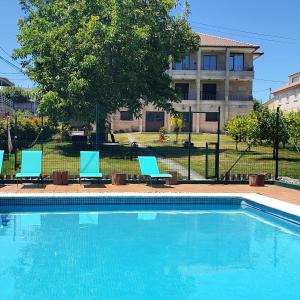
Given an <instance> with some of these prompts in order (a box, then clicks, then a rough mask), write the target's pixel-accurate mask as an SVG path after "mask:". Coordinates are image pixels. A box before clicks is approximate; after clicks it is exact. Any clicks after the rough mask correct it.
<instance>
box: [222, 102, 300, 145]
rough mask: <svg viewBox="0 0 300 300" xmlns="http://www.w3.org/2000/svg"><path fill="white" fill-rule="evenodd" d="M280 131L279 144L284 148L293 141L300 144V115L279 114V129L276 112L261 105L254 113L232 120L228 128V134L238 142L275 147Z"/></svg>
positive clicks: (227, 125) (226, 129)
mask: <svg viewBox="0 0 300 300" xmlns="http://www.w3.org/2000/svg"><path fill="white" fill-rule="evenodd" d="M277 130H278V137H279V143H281V144H282V146H283V147H285V146H286V145H287V143H288V142H291V140H290V139H293V141H294V142H295V143H299V142H300V113H290V114H284V113H283V112H280V113H279V123H278V128H277V120H276V111H273V110H270V109H268V107H266V106H264V105H261V106H259V107H258V108H257V109H256V110H255V111H254V112H251V113H249V114H246V115H241V116H235V117H233V118H232V119H230V120H229V121H228V122H227V124H226V126H225V131H226V134H227V135H229V136H231V137H232V139H233V140H234V141H235V142H236V149H238V143H239V142H246V143H247V144H248V145H251V144H255V143H264V144H267V145H270V146H272V147H273V148H274V147H275V139H276V134H277Z"/></svg>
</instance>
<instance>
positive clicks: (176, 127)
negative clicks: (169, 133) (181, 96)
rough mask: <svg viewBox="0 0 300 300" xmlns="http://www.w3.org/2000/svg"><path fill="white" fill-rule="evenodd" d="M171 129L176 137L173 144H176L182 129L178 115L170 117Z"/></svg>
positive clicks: (180, 118)
mask: <svg viewBox="0 0 300 300" xmlns="http://www.w3.org/2000/svg"><path fill="white" fill-rule="evenodd" d="M171 127H172V129H173V131H174V132H175V135H176V140H175V143H176V144H178V135H179V133H180V132H181V130H182V128H183V120H182V117H181V116H180V115H178V114H173V115H171Z"/></svg>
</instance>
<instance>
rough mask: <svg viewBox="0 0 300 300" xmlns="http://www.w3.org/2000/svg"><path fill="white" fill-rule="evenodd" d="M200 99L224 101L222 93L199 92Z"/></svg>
mask: <svg viewBox="0 0 300 300" xmlns="http://www.w3.org/2000/svg"><path fill="white" fill-rule="evenodd" d="M200 98H201V100H209V101H217V100H224V99H225V95H224V93H220V92H216V93H211V92H203V91H201V93H200Z"/></svg>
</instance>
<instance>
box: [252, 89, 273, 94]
mask: <svg viewBox="0 0 300 300" xmlns="http://www.w3.org/2000/svg"><path fill="white" fill-rule="evenodd" d="M269 90H270V89H264V90H258V91H253V93H262V92H266V91H269Z"/></svg>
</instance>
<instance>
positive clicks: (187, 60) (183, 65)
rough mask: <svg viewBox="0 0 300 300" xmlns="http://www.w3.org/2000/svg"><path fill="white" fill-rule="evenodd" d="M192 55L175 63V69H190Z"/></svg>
mask: <svg viewBox="0 0 300 300" xmlns="http://www.w3.org/2000/svg"><path fill="white" fill-rule="evenodd" d="M189 69H190V56H189V55H186V56H185V57H184V58H183V60H182V61H180V62H177V63H175V70H189Z"/></svg>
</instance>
